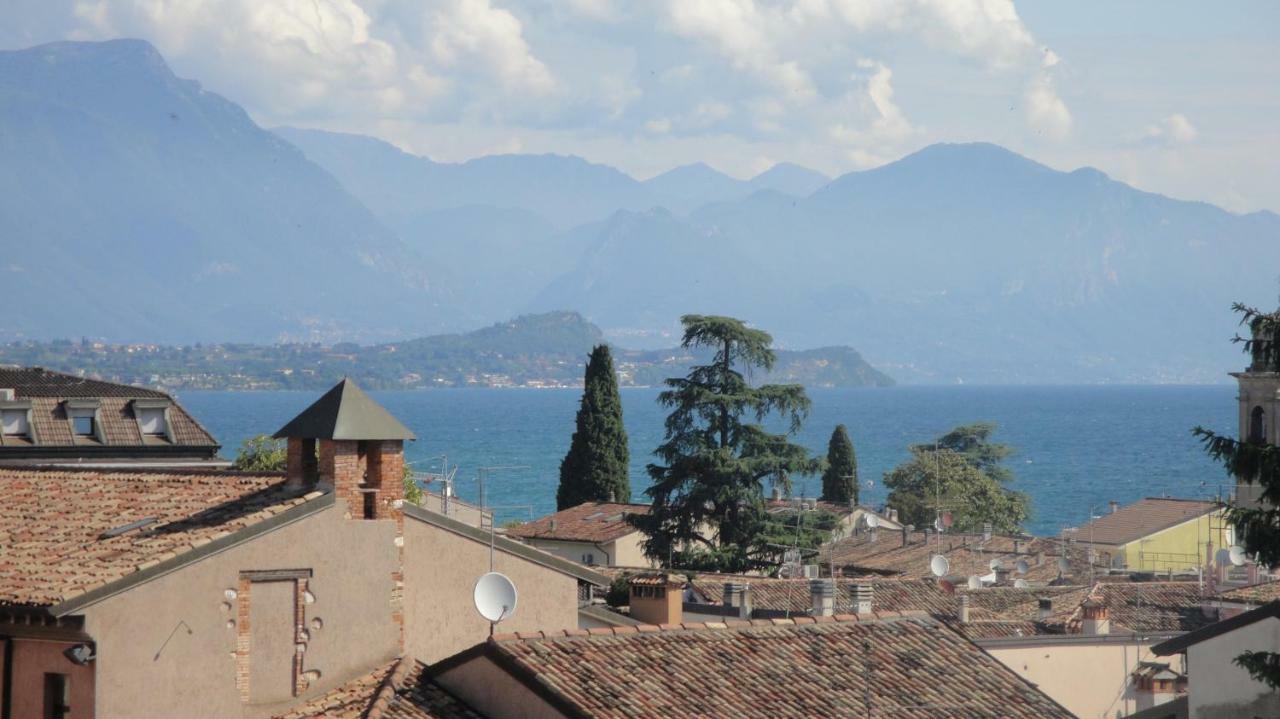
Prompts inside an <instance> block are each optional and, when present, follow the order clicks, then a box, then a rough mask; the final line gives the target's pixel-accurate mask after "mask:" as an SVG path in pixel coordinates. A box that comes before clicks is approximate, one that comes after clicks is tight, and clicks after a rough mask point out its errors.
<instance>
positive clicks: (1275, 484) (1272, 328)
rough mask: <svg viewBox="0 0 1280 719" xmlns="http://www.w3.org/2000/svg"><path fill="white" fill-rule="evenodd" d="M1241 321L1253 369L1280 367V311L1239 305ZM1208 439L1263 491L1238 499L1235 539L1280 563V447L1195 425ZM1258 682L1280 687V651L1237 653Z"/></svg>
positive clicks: (1218, 455) (1233, 510) (1217, 454)
mask: <svg viewBox="0 0 1280 719" xmlns="http://www.w3.org/2000/svg"><path fill="white" fill-rule="evenodd" d="M1232 309H1233V310H1235V311H1236V312H1238V313H1240V315H1241V318H1240V324H1242V325H1245V326H1248V327H1249V330H1250V336H1249V337H1240V336H1236V338H1235V341H1236V342H1240V343H1242V344H1243V345H1244V351H1245V353H1247V354H1249V355H1251V356H1252V359H1253V364H1252V367H1253V369H1252V371H1261V372H1280V311H1276V312H1272V313H1265V312H1260V311H1258V310H1257V309H1254V308H1252V307H1246V306H1245V305H1242V304H1236V305H1234V306H1233V307H1232ZM1192 431H1193V432H1194V433H1195V435H1196V436H1197V437H1199V438H1200V440H1201V441H1202V442H1204V446H1205V451H1206V452H1208V453H1209V456H1211V457H1213V458H1214V459H1216V460H1218V461H1219V462H1221V463H1222V464H1223V465H1224V466H1225V467H1226V468H1227V471H1228V472H1229V473H1231V475H1232V476H1234V477H1236V478H1237V479H1238V480H1239V481H1241V482H1244V483H1246V484H1256V485H1258V486H1259V487H1260V488H1261V489H1262V492H1261V494H1260V496H1259V500H1260V501H1259V503H1258V504H1257V506H1250V505H1247V504H1238V503H1235V502H1233V503H1232V504H1231V506H1229V507H1228V508H1227V520H1228V521H1229V522H1231V524H1232V526H1233V527H1234V528H1235V535H1236V538H1237V539H1236V541H1237V542H1239V543H1240V544H1241V545H1242V546H1243V547H1244V548H1245V551H1246V552H1248V553H1250V554H1252V555H1253V557H1254V561H1256V562H1257V563H1258V564H1260V565H1262V566H1264V567H1275V566H1276V565H1280V446H1276V445H1274V444H1269V443H1267V441H1266V439H1265V437H1264V438H1262V441H1257V440H1255V439H1253V438H1248V439H1244V440H1238V439H1234V438H1232V437H1227V436H1225V435H1220V434H1217V433H1216V432H1213V431H1211V430H1208V429H1205V428H1204V427H1196V428H1195V429H1194V430H1192ZM1235 663H1236V664H1238V665H1239V666H1241V667H1243V668H1244V669H1245V670H1246V671H1248V672H1249V674H1250V675H1251V676H1252V677H1253V678H1254V679H1255V680H1257V681H1259V682H1262V683H1264V684H1266V685H1267V686H1268V687H1270V688H1271V689H1272V690H1273V691H1280V653H1277V652H1265V651H1257V652H1254V651H1248V652H1244V653H1243V654H1241V655H1240V656H1238V657H1236V658H1235Z"/></svg>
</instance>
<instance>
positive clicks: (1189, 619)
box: [1063, 582, 1213, 633]
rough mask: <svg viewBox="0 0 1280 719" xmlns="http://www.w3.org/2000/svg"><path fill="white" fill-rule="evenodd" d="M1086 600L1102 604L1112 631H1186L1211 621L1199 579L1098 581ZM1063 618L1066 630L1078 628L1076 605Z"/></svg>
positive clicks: (1078, 608)
mask: <svg viewBox="0 0 1280 719" xmlns="http://www.w3.org/2000/svg"><path fill="white" fill-rule="evenodd" d="M1089 600H1092V601H1096V602H1101V603H1103V604H1104V605H1106V607H1107V615H1108V616H1109V618H1110V619H1111V631H1112V632H1138V633H1143V632H1169V633H1173V632H1189V631H1193V630H1195V629H1199V628H1200V627H1203V626H1206V625H1208V624H1212V623H1213V619H1211V618H1210V617H1207V616H1205V614H1204V610H1203V609H1202V604H1203V601H1204V598H1203V593H1202V590H1201V588H1200V584H1199V582H1132V583H1107V582H1099V583H1098V584H1096V585H1094V587H1093V590H1092V591H1091V592H1090V594H1089V596H1088V597H1087V598H1086V601H1089ZM1082 604H1083V602H1082ZM1063 621H1064V623H1065V628H1066V630H1067V631H1069V632H1072V633H1076V632H1079V631H1080V627H1081V609H1080V607H1079V606H1077V607H1076V608H1075V610H1074V611H1073V612H1072V613H1071V614H1070V615H1068V616H1066V617H1063Z"/></svg>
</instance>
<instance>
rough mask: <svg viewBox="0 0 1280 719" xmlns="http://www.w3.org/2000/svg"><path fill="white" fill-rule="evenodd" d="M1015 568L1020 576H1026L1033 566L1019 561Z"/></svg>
mask: <svg viewBox="0 0 1280 719" xmlns="http://www.w3.org/2000/svg"><path fill="white" fill-rule="evenodd" d="M1013 568H1014V569H1016V570H1018V574H1026V573H1027V571H1028V570H1030V569H1031V565H1030V564H1027V560H1025V559H1019V560H1018V563H1017V564H1015V565H1013Z"/></svg>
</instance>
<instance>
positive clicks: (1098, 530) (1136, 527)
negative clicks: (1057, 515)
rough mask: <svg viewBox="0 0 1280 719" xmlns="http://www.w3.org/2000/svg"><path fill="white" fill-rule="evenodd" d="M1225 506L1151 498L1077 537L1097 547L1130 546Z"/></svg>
mask: <svg viewBox="0 0 1280 719" xmlns="http://www.w3.org/2000/svg"><path fill="white" fill-rule="evenodd" d="M1221 506H1222V505H1221V504H1219V503H1217V502H1206V501H1202V500H1198V499H1172V498H1167V497H1147V498H1146V499H1141V500H1138V501H1137V502H1134V503H1133V504H1128V505H1125V506H1123V507H1121V508H1119V509H1117V510H1116V511H1114V512H1111V513H1110V514H1105V515H1103V516H1102V517H1099V518H1098V519H1095V520H1093V521H1092V522H1089V523H1087V524H1085V525H1083V526H1081V527H1080V531H1079V532H1078V533H1077V535H1076V536H1077V537H1079V538H1080V540H1081V541H1085V540H1086V539H1087V540H1088V541H1091V542H1094V543H1096V544H1109V545H1119V544H1128V543H1129V542H1132V541H1135V540H1137V539H1140V538H1142V537H1145V536H1147V535H1149V534H1151V533H1153V532H1158V531H1160V530H1162V529H1168V528H1169V527H1173V526H1175V525H1178V524H1182V523H1183V522H1186V521H1188V520H1191V519H1194V518H1196V517H1199V516H1200V515H1202V514H1207V513H1209V512H1212V511H1213V510H1215V509H1218V508H1219V507H1221Z"/></svg>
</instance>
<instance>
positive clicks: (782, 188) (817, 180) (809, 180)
mask: <svg viewBox="0 0 1280 719" xmlns="http://www.w3.org/2000/svg"><path fill="white" fill-rule="evenodd" d="M828 182H831V178H830V177H827V176H826V175H824V174H822V173H821V172H818V171H816V170H810V169H809V168H807V167H801V166H800V165H795V164H792V163H790V162H780V163H778V164H776V165H774V166H773V167H771V168H769V169H768V170H765V171H764V172H762V173H760V174H759V175H756V176H755V177H753V178H751V179H750V180H748V181H747V184H748V185H750V186H751V188H752V189H754V190H774V191H776V192H781V193H783V194H785V195H793V196H795V197H808V196H809V195H812V194H813V193H815V192H817V191H818V190H819V189H821V188H822V186H823V185H826V184H827V183H828Z"/></svg>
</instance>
